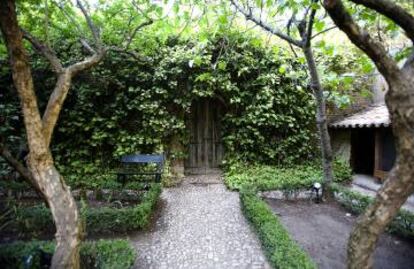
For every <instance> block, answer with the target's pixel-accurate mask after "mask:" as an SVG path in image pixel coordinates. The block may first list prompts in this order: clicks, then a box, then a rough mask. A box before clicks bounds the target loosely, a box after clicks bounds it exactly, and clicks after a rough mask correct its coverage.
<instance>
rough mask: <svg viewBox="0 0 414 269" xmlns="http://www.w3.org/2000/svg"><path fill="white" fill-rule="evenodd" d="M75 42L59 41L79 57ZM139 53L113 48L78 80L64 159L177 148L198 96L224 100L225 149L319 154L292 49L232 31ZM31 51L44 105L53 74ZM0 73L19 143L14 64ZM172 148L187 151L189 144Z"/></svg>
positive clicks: (89, 166)
mask: <svg viewBox="0 0 414 269" xmlns="http://www.w3.org/2000/svg"><path fill="white" fill-rule="evenodd" d="M71 46H73V44H59V46H56V47H59V48H61V51H59V53H60V54H61V55H62V56H63V57H67V59H71V57H72V58H73V57H81V55H73V54H72V53H71V51H72V50H71ZM137 51H140V50H139V49H138V50H137ZM146 51H148V50H146ZM141 57H142V59H139V60H137V59H134V58H132V57H131V56H129V55H127V54H119V53H114V52H110V53H109V54H108V55H107V57H106V58H105V60H104V61H103V62H102V63H101V64H100V65H99V66H98V67H96V68H94V69H93V70H91V71H89V72H88V73H84V74H81V75H80V76H78V77H77V79H76V80H75V81H74V85H73V88H72V89H71V91H70V93H69V95H68V98H67V100H66V102H65V105H64V109H63V111H62V113H61V116H60V119H59V122H58V126H57V128H56V131H55V135H54V140H53V143H52V149H53V151H54V156H55V159H56V160H57V162H58V163H59V164H60V166H61V169H65V170H67V171H76V174H81V173H94V172H96V171H100V169H101V168H102V167H103V166H105V167H111V166H112V165H114V164H115V163H116V162H115V161H116V160H117V158H118V157H119V156H121V155H123V154H127V153H131V152H143V153H149V152H154V151H165V152H169V151H170V147H169V146H170V145H171V143H172V140H174V139H177V137H178V138H179V140H181V142H182V143H183V145H186V143H187V140H188V134H187V132H186V128H185V118H186V115H188V113H190V107H191V103H192V102H193V101H194V100H196V99H198V98H203V97H214V98H219V99H220V100H222V101H223V102H224V103H225V104H226V111H227V113H226V114H225V115H224V116H223V119H222V123H223V140H224V146H225V153H226V158H227V159H235V158H236V159H239V160H243V161H247V162H262V163H263V162H264V163H267V164H277V163H286V162H289V163H291V162H297V161H303V160H304V159H309V158H312V157H314V156H315V155H317V154H318V153H317V152H318V150H315V148H316V147H315V146H316V143H315V137H316V134H315V130H314V129H315V128H314V125H315V124H314V108H313V99H312V94H311V93H310V91H309V90H308V89H307V80H306V73H305V70H306V69H305V68H304V67H303V66H302V65H301V64H300V63H298V62H295V61H293V60H292V58H291V57H290V55H288V54H287V52H286V51H284V50H282V49H279V48H278V47H273V48H272V49H269V46H267V45H266V44H262V41H260V40H259V39H256V38H253V37H249V36H248V35H246V34H244V35H242V34H240V33H232V34H228V35H226V36H219V37H215V38H213V39H211V40H209V41H208V42H207V43H205V42H204V43H194V42H192V41H191V40H178V39H176V38H170V39H169V40H168V41H167V42H166V43H161V42H160V43H159V44H158V46H156V47H155V48H154V49H153V50H152V51H151V52H146V54H145V55H144V54H142V56H141ZM32 59H33V66H34V73H35V83H36V89H37V93H38V95H39V98H40V99H41V100H40V103H41V107H42V106H44V103H45V102H46V100H45V96H47V94H48V93H49V92H50V91H51V87H52V85H53V83H52V82H53V81H54V78H53V75H52V73H51V72H50V70H49V67H48V65H47V63H46V62H45V61H44V60H43V59H41V58H40V56H37V55H35V54H34V55H33V56H32ZM0 83H1V85H3V86H4V88H5V89H6V93H5V94H3V96H2V98H4V99H5V100H6V105H3V104H2V106H3V107H6V106H7V113H5V115H4V116H3V117H5V118H7V120H6V122H7V124H5V125H4V126H5V127H2V130H1V131H2V135H6V136H7V137H8V138H7V139H8V142H12V141H11V140H13V139H14V142H13V143H12V145H14V148H15V150H18V147H16V145H18V144H19V143H18V141H17V140H19V137H20V136H21V127H22V125H21V120H22V119H21V116H20V115H19V113H18V108H17V109H16V106H17V105H18V103H17V100H16V97H15V93H14V90H13V89H12V87H11V86H10V84H11V79H10V77H9V73H8V71H7V70H6V69H2V70H1V77H0ZM11 117H13V118H11ZM3 129H4V130H3ZM13 132H14V133H13ZM11 133H13V136H15V138H11V135H10V134H11ZM20 140H21V141H24V140H23V139H20ZM170 154H171V155H172V156H176V157H181V158H183V157H185V150H184V152H170Z"/></svg>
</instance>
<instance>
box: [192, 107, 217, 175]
mask: <svg viewBox="0 0 414 269" xmlns="http://www.w3.org/2000/svg"><path fill="white" fill-rule="evenodd" d="M222 114H223V108H222V105H221V103H219V102H218V101H216V100H213V99H201V100H198V101H195V102H193V104H192V107H191V114H190V117H189V119H188V121H187V128H188V131H189V135H190V143H189V146H188V158H187V160H186V163H185V172H186V174H212V173H218V172H219V169H218V168H219V165H220V164H221V161H222V157H223V146H222V140H221V124H220V119H221V116H222Z"/></svg>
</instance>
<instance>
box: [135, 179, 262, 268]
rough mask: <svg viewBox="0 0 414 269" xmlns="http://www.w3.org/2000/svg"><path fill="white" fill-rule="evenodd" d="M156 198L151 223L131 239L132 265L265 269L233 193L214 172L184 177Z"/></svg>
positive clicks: (254, 237) (236, 196)
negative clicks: (157, 202)
mask: <svg viewBox="0 0 414 269" xmlns="http://www.w3.org/2000/svg"><path fill="white" fill-rule="evenodd" d="M192 183H195V184H192ZM206 183H210V184H206ZM212 183H214V184H212ZM161 199H162V203H163V204H164V206H163V207H162V209H161V212H159V213H160V217H159V218H158V219H157V221H156V223H155V225H154V227H153V228H152V229H151V230H150V231H146V232H142V233H140V234H138V235H136V236H134V237H132V238H130V239H131V241H132V244H134V246H135V247H136V249H137V252H138V258H137V261H136V263H135V268H171V269H173V268H200V269H201V268H253V269H255V268H257V269H261V268H270V266H269V265H268V263H267V261H266V258H265V256H264V254H263V253H262V250H261V247H260V242H259V241H258V239H257V238H256V235H255V234H254V232H253V231H252V230H251V228H250V226H249V224H248V222H247V221H246V220H245V218H244V216H243V215H242V212H241V210H240V203H239V195H238V193H236V192H230V191H228V190H226V188H225V186H224V185H223V184H222V183H221V181H220V180H219V178H218V176H214V177H203V178H198V179H197V178H195V177H191V178H187V179H186V180H185V181H184V183H183V184H182V185H181V186H180V187H177V188H169V189H164V191H163V193H162V195H161Z"/></svg>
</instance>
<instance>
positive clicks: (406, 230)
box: [331, 184, 414, 238]
mask: <svg viewBox="0 0 414 269" xmlns="http://www.w3.org/2000/svg"><path fill="white" fill-rule="evenodd" d="M331 190H332V192H333V193H335V198H336V200H337V201H338V202H339V203H340V204H341V205H342V206H343V207H345V208H346V209H348V210H349V211H351V212H353V213H355V214H358V215H359V214H362V213H363V212H364V211H365V209H366V208H367V207H368V206H369V204H370V203H372V202H373V201H374V199H373V197H370V196H366V195H363V194H361V193H358V192H355V191H351V190H349V189H348V188H346V187H344V186H341V185H339V184H332V185H331ZM387 231H388V232H390V233H394V234H397V235H400V236H403V237H407V238H414V214H413V213H410V212H409V211H407V210H405V209H400V211H399V212H398V214H397V216H396V217H395V218H394V220H393V221H392V222H391V224H390V225H389V226H388V228H387Z"/></svg>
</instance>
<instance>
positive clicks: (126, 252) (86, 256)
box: [0, 240, 136, 269]
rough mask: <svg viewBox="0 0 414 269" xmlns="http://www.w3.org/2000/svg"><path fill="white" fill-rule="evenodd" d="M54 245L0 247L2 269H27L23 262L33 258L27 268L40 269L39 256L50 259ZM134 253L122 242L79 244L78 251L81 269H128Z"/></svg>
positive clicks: (42, 243) (17, 243) (44, 242)
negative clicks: (41, 253) (44, 254)
mask: <svg viewBox="0 0 414 269" xmlns="http://www.w3.org/2000/svg"><path fill="white" fill-rule="evenodd" d="M54 248H55V244H54V243H53V242H50V241H31V242H20V241H19V242H14V243H11V244H5V245H1V246H0V264H1V265H2V268H5V269H7V268H28V267H25V265H24V260H25V259H27V258H28V257H29V256H30V255H33V261H32V266H31V267H30V268H41V264H40V252H39V250H42V251H43V252H45V253H47V254H49V255H52V254H53V251H54ZM135 256H136V253H135V250H134V249H133V248H132V247H131V246H130V245H129V243H128V241H125V240H99V241H96V242H92V241H89V242H83V243H82V244H81V247H80V260H81V268H85V269H87V268H102V269H103V268H108V269H109V268H119V269H121V268H131V267H132V265H133V263H134V261H135Z"/></svg>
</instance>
